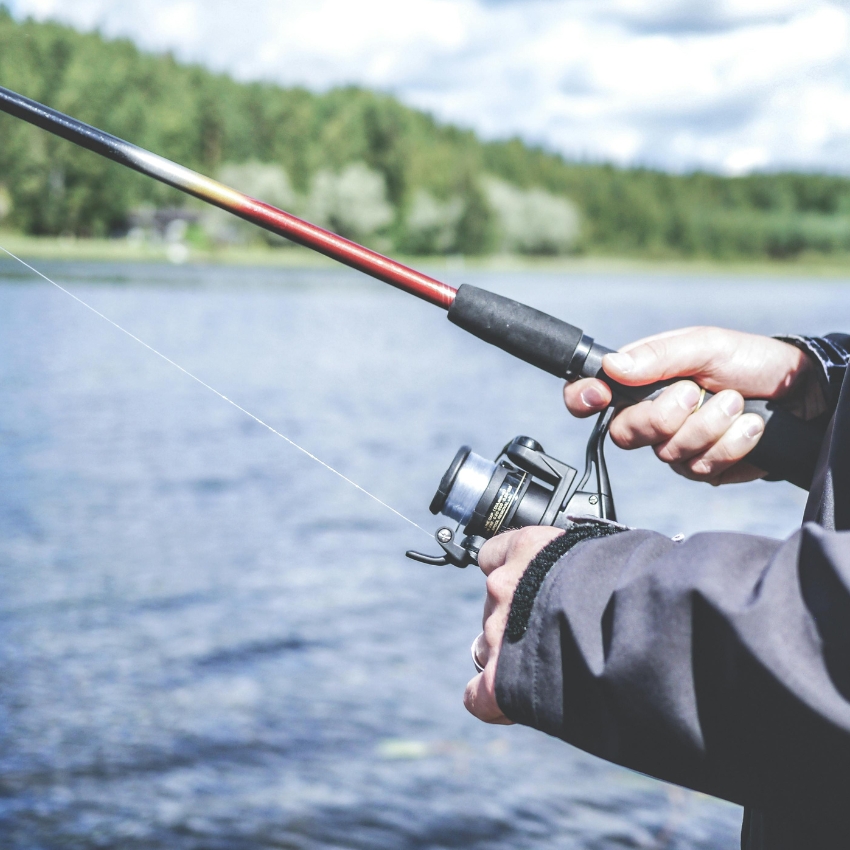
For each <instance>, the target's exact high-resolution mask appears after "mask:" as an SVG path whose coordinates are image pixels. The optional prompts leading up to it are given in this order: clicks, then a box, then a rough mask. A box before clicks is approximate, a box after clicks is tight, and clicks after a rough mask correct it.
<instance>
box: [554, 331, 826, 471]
mask: <svg viewBox="0 0 850 850" xmlns="http://www.w3.org/2000/svg"><path fill="white" fill-rule="evenodd" d="M602 366H603V368H604V369H605V372H606V374H607V375H609V376H610V377H611V378H613V379H614V380H616V381H619V382H620V383H621V384H626V385H628V386H640V385H643V384H651V383H654V382H655V381H662V380H666V379H669V378H678V377H688V378H692V379H693V380H691V381H679V382H677V383H675V384H672V385H671V386H669V387H667V389H665V390H664V392H663V393H662V394H661V395H660V396H659V397H658V398H657V399H655V400H654V401H643V402H640V403H639V404H636V405H632V406H631V407H627V408H625V409H623V410H622V411H620V412H619V413H618V414H617V416H616V417H615V418H614V419H613V421H612V422H611V431H610V433H611V439H612V441H613V442H614V444H615V445H617V446H619V447H620V448H623V449H636V448H640V447H641V446H652V447H653V449H654V450H655V454H656V455H657V456H658V457H659V459H661V460H662V461H664V462H665V463H668V464H669V465H670V466H671V467H672V468H673V469H674V470H675V471H676V472H678V473H679V474H680V475H684V476H685V477H686V478H691V479H693V480H695V481H708V482H710V483H711V484H729V483H733V482H736V481H751V480H753V479H755V478H761V477H762V476H764V474H765V473H764V471H763V470H760V469H758V468H757V467H755V466H753V465H752V464H750V463H747V462H746V461H742V460H741V459H742V458H743V457H744V456H745V455H747V454H748V453H749V452H750V451H751V450H752V449H753V448H754V447H755V445H756V443H758V441H759V439H760V437H761V435H762V432H763V431H764V422H763V421H762V419H761V417H760V416H758V415H757V414H755V413H743V412H742V411H743V407H744V399H745V398H763V399H771V400H773V399H786V400H787V401H789V402H794V403H795V404H794V412H795V413H797V414H798V415H801V416H802V417H803V418H811V417H812V416H814V415H816V414H817V413H819V412H821V411H822V410H823V409H824V403H823V397H822V395H821V393H820V390H819V387H818V382H817V378H816V376H815V372H814V368H813V367H812V364H811V362H810V360H809V358H808V357H807V356H806V355H805V354H804V353H803V352H802V351H800V350H799V349H798V348H795V347H794V346H793V345H789V344H788V343H785V342H780V341H779V340H776V339H770V338H769V337H764V336H757V335H755V334H748V333H741V332H740V331H727V330H722V329H721V328H685V329H683V330H678V331H670V332H668V333H663V334H658V335H657V336H651V337H647V338H646V339H642V340H639V341H638V342H633V343H631V344H630V345H627V346H625V347H624V348H622V349H621V350H620V352H618V353H617V354H608V355H606V356H605V357H604V358H603V360H602ZM698 385H699V386H698ZM699 387H704V388H705V389H707V390H710V391H711V392H713V393H717V395H715V396H714V397H713V398H711V399H709V400H708V401H707V402H706V403H705V404H704V405H703V406H702V407H701V408H700V409H699V410H696V408H697V405H698V404H699V400H700V389H699ZM564 400H565V401H566V404H567V409H568V410H569V411H570V413H572V414H573V416H590V415H592V414H594V413H598V412H599V411H601V410H604V409H605V408H606V407H607V406H608V404H610V402H611V390H610V388H609V387H608V386H607V385H606V384H605V383H603V382H602V381H598V380H596V379H593V378H586V379H582V380H579V381H576V382H575V383H572V384H567V386H566V387H565V388H564Z"/></svg>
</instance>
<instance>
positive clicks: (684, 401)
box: [676, 384, 702, 413]
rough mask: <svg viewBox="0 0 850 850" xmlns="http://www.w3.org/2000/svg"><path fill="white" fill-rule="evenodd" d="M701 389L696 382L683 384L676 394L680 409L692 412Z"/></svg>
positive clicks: (697, 402)
mask: <svg viewBox="0 0 850 850" xmlns="http://www.w3.org/2000/svg"><path fill="white" fill-rule="evenodd" d="M701 395H702V391H701V390H700V388H699V387H698V386H696V384H685V385H684V386H682V387H681V389H680V390H679V392H678V393H677V394H676V401H677V402H678V404H679V407H681V408H682V410H687V411H688V413H693V411H694V410H695V409H696V406H697V405H698V404H699V399H700V396H701Z"/></svg>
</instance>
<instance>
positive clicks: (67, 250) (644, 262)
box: [0, 231, 850, 279]
mask: <svg viewBox="0 0 850 850" xmlns="http://www.w3.org/2000/svg"><path fill="white" fill-rule="evenodd" d="M0 247H2V248H5V249H6V250H8V251H11V252H12V253H13V254H16V255H17V256H19V257H21V258H22V259H25V260H29V261H34V262H37V261H39V260H47V261H80V262H121V263H125V262H149V263H173V264H175V265H180V264H183V263H190V264H215V265H234V266H270V267H275V266H276V267H280V268H311V267H326V268H331V267H333V266H335V265H336V264H335V263H334V261H333V260H329V259H328V258H326V257H323V256H322V255H320V254H316V253H315V252H313V251H309V250H307V249H306V248H299V247H291V248H271V247H268V246H265V245H262V244H254V245H250V246H226V247H220V248H215V249H212V250H203V249H199V248H194V247H193V248H188V249H181V250H179V251H177V252H175V251H174V248H173V246H171V247H170V246H168V245H166V244H165V243H158V244H157V243H149V242H147V243H139V242H132V241H130V240H127V239H78V238H74V237H45V236H27V235H24V234H21V233H15V232H10V231H0ZM392 256H393V257H394V258H395V259H398V260H400V261H401V262H404V263H407V264H408V265H412V266H414V267H415V268H420V269H425V270H430V271H431V272H432V273H434V274H439V273H440V272H443V273H445V272H451V273H453V274H456V273H457V272H459V271H463V270H464V269H469V270H470V271H474V270H478V271H504V272H510V271H539V272H549V273H558V272H562V273H571V272H572V273H576V272H588V273H593V272H598V273H612V272H647V273H664V274H674V273H686V274H687V273H691V274H700V273H705V274H735V275H756V276H765V275H773V276H777V275H778V276H792V277H809V276H810V277H829V278H848V279H850V254H846V255H845V254H842V255H830V256H823V255H818V254H812V255H806V254H803V255H800V256H798V257H796V258H794V259H784V260H768V259H762V258H757V259H752V260H743V261H742V260H737V261H716V260H708V259H694V260H683V259H680V258H670V259H658V258H654V259H645V258H642V257H629V256H616V255H607V254H589V255H584V256H570V257H547V258H534V257H528V256H522V255H510V254H497V255H490V256H485V257H460V256H451V257H434V256H425V257H416V256H406V255H400V254H395V253H393V254H392Z"/></svg>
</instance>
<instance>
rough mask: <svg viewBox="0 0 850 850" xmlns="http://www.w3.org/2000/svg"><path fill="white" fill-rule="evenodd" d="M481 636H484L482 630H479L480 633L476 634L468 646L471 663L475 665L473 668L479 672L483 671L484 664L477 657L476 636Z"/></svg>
mask: <svg viewBox="0 0 850 850" xmlns="http://www.w3.org/2000/svg"><path fill="white" fill-rule="evenodd" d="M481 637H484V632H481V634H480V635H478V636H477V637H476V638H475V640H474V641H472V646H471V647H470V648H469V651H470V655H472V663H473V664H474V665H475V669H476V670H477V671H478V672H479V673H483V672H484V665H483V664H482V663H481V661H480V660H479V658H478V638H481Z"/></svg>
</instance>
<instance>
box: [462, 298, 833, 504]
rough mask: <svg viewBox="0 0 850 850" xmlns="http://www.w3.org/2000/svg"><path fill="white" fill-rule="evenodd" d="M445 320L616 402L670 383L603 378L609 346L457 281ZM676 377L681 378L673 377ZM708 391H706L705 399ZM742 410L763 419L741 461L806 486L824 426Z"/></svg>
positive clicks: (765, 408)
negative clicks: (594, 383) (593, 384)
mask: <svg viewBox="0 0 850 850" xmlns="http://www.w3.org/2000/svg"><path fill="white" fill-rule="evenodd" d="M448 319H449V321H450V322H452V323H453V324H456V325H458V327H461V328H463V329H464V330H466V331H469V333H472V334H474V335H475V336H477V337H478V338H479V339H482V340H484V341H485V342H489V343H490V344H492V345H495V346H497V347H498V348H501V349H502V350H503V351H506V352H508V354H512V355H513V356H514V357H518V358H519V359H520V360H525V361H526V363H530V364H531V365H532V366H537V368H539V369H543V370H544V371H546V372H549V373H550V374H552V375H555V376H556V377H558V378H562V379H565V380H568V381H574V380H576V379H578V378H599V379H600V380H603V381H605V383H607V384H608V385H609V386H610V387H611V388H612V390H613V391H614V394H615V398H616V400H617V402H618V403H619V404H636V403H637V402H639V401H644V400H646V399H652V398H655V397H656V396H657V395H658V394H659V393H660V392H661V391H662V390H663V389H664V388H665V387H667V386H669V385H670V384H671V383H674V381H672V380H671V381H660V382H658V383H655V384H647V385H645V386H642V387H626V386H623V385H622V384H618V383H617V382H616V381H613V380H612V379H611V378H609V377H608V376H607V375H606V374H605V372H604V370H603V369H602V358H603V356H604V355H605V354H608V353H611V351H612V349H610V348H606V347H605V346H602V345H599V344H597V343H595V342H594V341H593V339H592V338H590V337H589V336H587V335H586V334H585V333H584V332H583V331H582V330H581V329H579V328H577V327H575V326H574V325H570V324H567V323H566V322H563V321H561V320H560V319H556V318H555V317H554V316H550V315H548V314H547V313H543V312H541V311H540V310H535V309H534V308H533V307H529V306H527V305H526V304H521V303H520V302H518V301H513V300H512V299H510V298H505V297H504V296H502V295H496V294H495V293H494V292H488V291H487V290H486V289H479V288H478V287H476V286H470V285H469V284H463V285H462V286H461V287H460V288H459V289H458V291H457V296H456V297H455V300H454V302H453V304H452V306H451V307H450V308H449V312H448ZM677 380H681V379H677ZM708 397H710V394H708V393H706V398H708ZM744 410H745V412H747V413H757V414H758V415H759V416H761V417H762V418H763V419H764V422H765V428H764V433H763V434H762V436H761V439H760V440H759V442H758V444H757V445H756V447H755V448H754V449H753V450H752V451H751V452H750V453H749V454H748V455H747V460H748V461H750V462H751V463H753V464H754V465H755V466H757V467H758V468H759V469H763V470H765V471H766V472H767V473H768V477H769V478H772V479H774V480H779V479H784V480H786V481H790V482H791V483H792V484H796V485H797V486H798V487H802V488H803V489H808V488H809V486H810V484H811V481H812V476H813V475H814V469H815V465H816V463H817V459H818V455H819V453H820V446H821V443H822V441H823V436H824V424H823V423H822V422H819V421H818V420H814V421H811V422H805V421H803V420H802V419H799V418H797V417H796V416H794V415H793V414H792V413H789V412H788V411H787V410H785V409H784V408H783V407H781V405H779V404H777V403H776V402H771V401H765V400H763V399H749V400H747V402H746V404H745V406H744Z"/></svg>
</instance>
